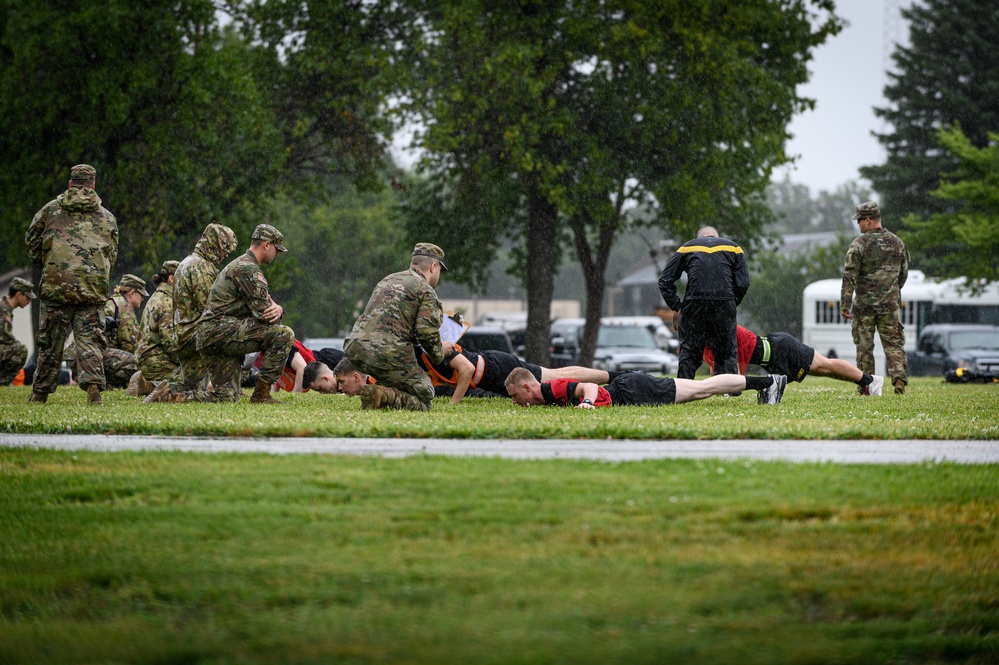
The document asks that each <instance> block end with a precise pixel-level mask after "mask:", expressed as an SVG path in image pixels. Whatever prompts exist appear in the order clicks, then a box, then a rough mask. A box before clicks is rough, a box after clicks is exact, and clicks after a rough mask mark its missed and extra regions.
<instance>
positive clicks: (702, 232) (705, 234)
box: [697, 226, 718, 238]
mask: <svg viewBox="0 0 999 665" xmlns="http://www.w3.org/2000/svg"><path fill="white" fill-rule="evenodd" d="M697 237H698V238H717V237H718V229H716V228H715V227H713V226H702V227H701V228H699V229H697Z"/></svg>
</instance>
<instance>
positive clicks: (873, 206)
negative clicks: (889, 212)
mask: <svg viewBox="0 0 999 665" xmlns="http://www.w3.org/2000/svg"><path fill="white" fill-rule="evenodd" d="M880 216H881V210H880V209H879V208H878V204H877V203H875V202H874V201H868V202H867V203H861V204H860V205H859V206H857V212H855V213H853V217H852V219H865V218H867V217H880Z"/></svg>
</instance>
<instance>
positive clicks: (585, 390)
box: [575, 383, 600, 409]
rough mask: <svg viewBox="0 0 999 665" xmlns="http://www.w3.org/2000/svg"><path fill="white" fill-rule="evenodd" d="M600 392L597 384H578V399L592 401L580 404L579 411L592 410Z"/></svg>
mask: <svg viewBox="0 0 999 665" xmlns="http://www.w3.org/2000/svg"><path fill="white" fill-rule="evenodd" d="M599 390H600V386H598V385H597V384H595V383H577V384H576V395H575V396H576V399H579V400H590V401H589V402H580V403H579V404H578V405H577V406H576V408H577V409H592V408H593V403H594V402H596V401H597V394H598V392H597V391H599Z"/></svg>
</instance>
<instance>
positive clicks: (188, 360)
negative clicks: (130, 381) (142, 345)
mask: <svg viewBox="0 0 999 665" xmlns="http://www.w3.org/2000/svg"><path fill="white" fill-rule="evenodd" d="M177 360H178V362H179V363H180V366H179V367H178V368H177V374H176V376H173V377H168V378H167V379H166V380H167V381H169V382H170V391H171V392H173V393H184V401H186V402H214V401H216V400H215V393H214V392H213V391H211V390H209V389H208V388H209V382H210V379H211V377H210V376H209V375H208V362H207V360H206V359H205V358H204V357H203V356H202V355H201V354H200V353H198V347H197V343H196V342H195V340H194V339H193V338H192V339H191V340H190V341H189V342H188V343H186V344H181V345H180V346H179V347H178V349H177ZM143 376H145V374H143ZM153 380H156V379H153Z"/></svg>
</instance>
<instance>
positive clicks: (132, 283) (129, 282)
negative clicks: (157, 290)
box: [118, 273, 149, 298]
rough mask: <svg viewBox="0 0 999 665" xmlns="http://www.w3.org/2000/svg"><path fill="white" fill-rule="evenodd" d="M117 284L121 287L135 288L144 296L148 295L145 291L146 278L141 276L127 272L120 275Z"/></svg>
mask: <svg viewBox="0 0 999 665" xmlns="http://www.w3.org/2000/svg"><path fill="white" fill-rule="evenodd" d="M118 286H119V287H121V288H122V289H135V290H136V291H138V292H139V293H141V294H142V295H144V296H145V297H147V298H148V297H149V294H148V293H146V280H144V279H142V278H141V277H136V276H135V275H129V274H128V273H126V274H124V275H122V276H121V281H120V282H118Z"/></svg>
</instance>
